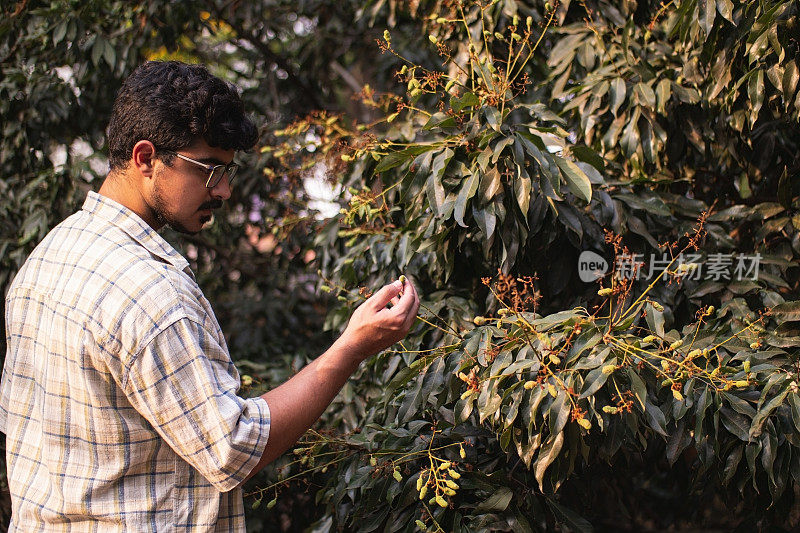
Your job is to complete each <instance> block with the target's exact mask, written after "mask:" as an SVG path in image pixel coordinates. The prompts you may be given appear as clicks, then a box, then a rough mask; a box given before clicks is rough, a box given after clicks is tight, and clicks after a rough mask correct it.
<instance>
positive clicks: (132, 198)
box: [97, 172, 161, 230]
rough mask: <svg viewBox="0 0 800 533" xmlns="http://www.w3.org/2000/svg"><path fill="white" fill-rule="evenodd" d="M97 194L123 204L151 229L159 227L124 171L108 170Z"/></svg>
mask: <svg viewBox="0 0 800 533" xmlns="http://www.w3.org/2000/svg"><path fill="white" fill-rule="evenodd" d="M97 192H98V193H99V194H101V195H103V196H105V197H106V198H110V199H111V200H114V201H115V202H117V203H118V204H121V205H124V206H125V207H127V208H128V209H130V210H131V211H133V212H134V213H136V214H137V215H139V216H140V217H141V218H142V220H144V221H145V222H146V223H147V224H148V225H150V226H151V227H152V228H153V229H155V230H158V229H160V227H161V225H160V224H159V223H158V222H157V221H156V220H155V217H153V216H152V211H151V209H150V207H149V206H148V205H147V203H146V202H145V201H144V198H143V197H142V195H141V193H140V192H139V191H138V190H136V188H135V187H134V186H133V184H132V183H131V178H130V177H129V176H127V175H125V173H124V172H109V173H108V175H107V176H106V179H105V181H103V185H101V186H100V190H99V191H97Z"/></svg>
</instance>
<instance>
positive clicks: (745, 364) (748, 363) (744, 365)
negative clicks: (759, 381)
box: [742, 360, 750, 372]
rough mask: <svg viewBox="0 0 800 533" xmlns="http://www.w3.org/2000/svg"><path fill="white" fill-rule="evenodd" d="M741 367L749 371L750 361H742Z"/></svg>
mask: <svg viewBox="0 0 800 533" xmlns="http://www.w3.org/2000/svg"><path fill="white" fill-rule="evenodd" d="M742 368H744V371H745V372H750V361H749V360H747V361H745V362H744V363H742Z"/></svg>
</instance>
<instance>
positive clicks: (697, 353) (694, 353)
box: [686, 348, 703, 359]
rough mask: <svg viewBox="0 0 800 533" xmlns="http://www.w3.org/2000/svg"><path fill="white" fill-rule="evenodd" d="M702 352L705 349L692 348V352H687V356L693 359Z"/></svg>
mask: <svg viewBox="0 0 800 533" xmlns="http://www.w3.org/2000/svg"><path fill="white" fill-rule="evenodd" d="M701 353H703V350H701V349H699V348H696V349H694V350H692V351H691V352H689V353H688V354H686V357H688V358H690V359H691V358H692V357H697V356H698V355H700V354H701Z"/></svg>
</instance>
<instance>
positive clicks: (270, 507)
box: [267, 498, 278, 509]
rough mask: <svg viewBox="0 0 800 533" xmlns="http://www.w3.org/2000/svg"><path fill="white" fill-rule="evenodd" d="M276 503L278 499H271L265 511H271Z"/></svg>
mask: <svg viewBox="0 0 800 533" xmlns="http://www.w3.org/2000/svg"><path fill="white" fill-rule="evenodd" d="M276 503H278V498H273V499H271V500H270V501H268V502H267V509H272V508H273V507H275V504H276Z"/></svg>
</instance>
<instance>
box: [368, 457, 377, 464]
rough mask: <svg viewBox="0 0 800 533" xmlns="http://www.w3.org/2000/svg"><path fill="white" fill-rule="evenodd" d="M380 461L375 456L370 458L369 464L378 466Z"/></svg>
mask: <svg viewBox="0 0 800 533" xmlns="http://www.w3.org/2000/svg"><path fill="white" fill-rule="evenodd" d="M377 464H378V461H377V460H376V459H375V458H374V457H370V458H369V465H370V466H377Z"/></svg>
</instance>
